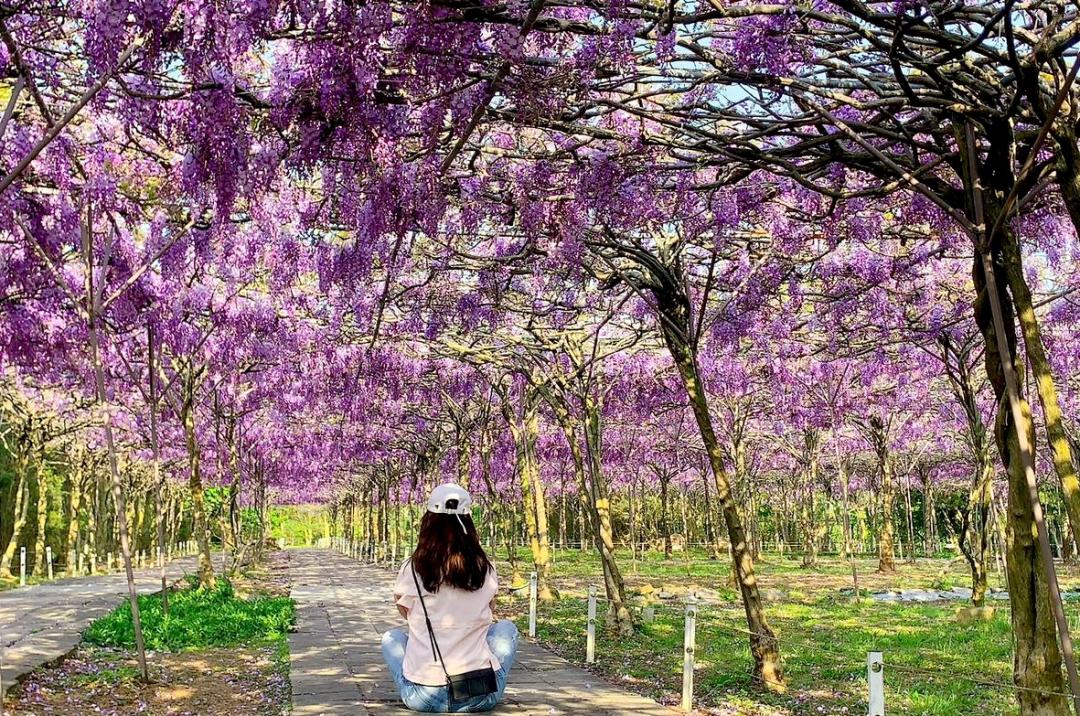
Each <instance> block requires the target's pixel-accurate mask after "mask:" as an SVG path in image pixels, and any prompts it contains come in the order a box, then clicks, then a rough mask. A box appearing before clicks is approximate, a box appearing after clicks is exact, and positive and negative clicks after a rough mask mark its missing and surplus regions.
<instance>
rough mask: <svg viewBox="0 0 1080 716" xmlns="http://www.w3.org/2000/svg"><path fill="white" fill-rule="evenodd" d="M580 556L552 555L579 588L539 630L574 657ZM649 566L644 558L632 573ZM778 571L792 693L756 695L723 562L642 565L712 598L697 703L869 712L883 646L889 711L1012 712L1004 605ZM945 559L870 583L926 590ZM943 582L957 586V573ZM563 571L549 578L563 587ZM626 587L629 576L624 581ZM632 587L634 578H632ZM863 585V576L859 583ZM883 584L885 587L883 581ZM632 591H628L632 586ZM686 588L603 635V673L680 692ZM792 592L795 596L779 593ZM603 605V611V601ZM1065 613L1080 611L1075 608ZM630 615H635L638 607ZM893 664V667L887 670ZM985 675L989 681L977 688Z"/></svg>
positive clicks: (657, 693)
mask: <svg viewBox="0 0 1080 716" xmlns="http://www.w3.org/2000/svg"><path fill="white" fill-rule="evenodd" d="M575 557H576V558H578V559H577V560H570V559H561V561H560V565H561V569H565V570H566V571H571V572H578V574H577V576H576V577H574V578H569V577H567V578H566V580H567V582H571V581H573V582H576V585H575V587H580V590H581V591H580V592H578V591H577V590H576V589H570V590H566V589H564V594H566V593H567V592H569V593H571V594H575V595H580V596H568V597H566V598H564V599H562V600H560V601H559V602H557V603H555V604H545V605H541V607H540V612H539V624H538V636H539V638H540V639H541V641H543V642H545V643H546V644H548V645H550V646H552V647H553V648H555V649H556V650H557V651H559V652H560V653H562V654H564V655H565V656H567V657H568V658H570V659H571V660H574V661H577V662H579V663H580V662H583V661H584V656H585V613H586V601H585V599H584V593H585V590H586V589H587V587H588V585H589V584H590V583H595V581H596V580H595V578H593V579H592V580H590V579H589V577H588V575H586V574H581V573H580V572H583V571H584V570H585V569H587V568H588V565H589V564H590V562H589V560H588V559H587V556H586V555H577V554H575ZM645 565H646V563H645V562H643V563H641V565H639V566H640V567H641V574H642V575H643V574H644V572H645V571H646V570H645V569H644V567H645ZM778 565H779V566H778V567H777V568H772V566H768V565H767V566H765V567H763V569H762V572H763V573H765V574H770V573H771V574H772V575H773V576H777V575H779V574H780V572H781V571H783V572H787V573H789V575H790V576H789V577H787V578H786V579H785V580H784V581H785V588H786V589H787V591H786V592H785V598H783V599H779V600H775V601H770V602H769V603H768V604H766V613H767V615H768V619H769V624H770V626H771V627H772V628H773V630H774V631H775V632H776V633H777V637H778V638H779V640H780V644H781V652H782V654H783V658H784V669H785V675H786V678H787V680H788V683H789V685H790V690H789V692H788V693H787V694H784V695H774V694H765V693H762V692H760V691H758V690H757V689H755V688H754V685H753V683H752V680H751V675H750V651H749V644H748V639H747V635H746V634H745V629H746V621H745V617H744V613H743V610H742V607H741V605H740V604H739V603H738V602H737V601H736V599H737V596H736V595H735V593H734V592H733V591H731V590H725V589H723V588H721V587H720V586H719V584H718V583H722V582H723V580H724V579H725V578H726V574H725V573H724V572H723V569H722V567H723V566H725V565H721V564H720V563H713V565H712V569H713V573H712V580H709V579H707V578H703V577H702V576H700V575H694V574H693V572H692V571H691V573H690V575H689V576H687V572H686V571H685V569H684V571H683V574H682V578H681V579H679V578H677V577H676V576H675V575H674V574H672V573H673V572H678V571H679V569H680V565H679V564H678V562H677V560H672V562H671V563H661V564H658V565H655V570H653V567H654V565H653V563H651V562H649V563H648V566H649V568H650V570H653V571H651V572H650V575H649V578H648V579H647V580H646V581H647V582H650V583H652V584H653V585H655V586H656V587H657V588H659V586H660V585H661V584H664V585H676V584H678V583H682V584H687V583H692V582H697V583H699V584H700V585H701V586H702V587H704V588H708V589H712V590H714V593H716V594H718V595H719V599H720V600H721V603H719V604H713V603H708V604H703V605H701V606H700V609H699V610H698V623H697V647H698V653H697V657H698V658H697V668H696V670H695V686H696V688H695V699H696V703H697V704H698V705H699V706H701V707H709V708H712V709H714V710H715V713H718V714H729V713H730V714H739V713H742V714H753V715H754V716H762V715H765V714H768V715H773V714H784V715H785V716H796V715H798V714H811V713H813V714H818V713H820V714H862V713H865V709H866V688H867V686H866V657H867V652H869V651H881V652H883V653H884V654H885V663H886V690H887V699H886V701H887V704H888V713H890V714H898V715H900V716H960V715H961V714H963V715H964V716H968V715H970V714H980V715H984V716H1010V715H1011V714H1014V713H1015V706H1014V704H1015V700H1014V698H1013V694H1012V689H1011V686H1010V683H1011V674H1012V665H1011V659H1012V655H1011V629H1010V625H1009V615H1008V604H1007V602H1003V603H1001V604H997V605H995V606H997V607H998V609H997V613H996V614H995V615H994V616H993V618H992V619H990V620H989V621H984V622H974V623H971V624H959V623H958V622H957V621H956V617H955V613H956V610H957V609H958V608H960V607H963V606H966V604H965V603H955V602H954V603H946V602H940V603H930V604H893V603H881V602H875V601H873V600H870V599H866V598H862V599H851V598H849V597H846V596H843V595H841V594H840V593H839V591H838V589H835V590H834V589H833V588H831V587H829V586H826V587H815V588H810V587H807V586H806V585H805V584H804V582H807V581H809V582H818V581H820V578H821V577H822V575H821V574H818V573H817V572H813V571H806V570H800V569H798V568H793V567H791V566H790V565H789V563H788V561H786V560H785V561H780V562H779V563H778ZM823 567H824V569H823V570H822V571H823V572H824V573H826V576H827V574H828V573H829V572H830V571H831V572H834V573H835V574H836V576H837V578H839V579H841V580H843V579H849V578H850V575H849V574H847V573H845V571H844V570H845V569H846V565H843V564H841V565H839V566H837V565H835V564H834V565H828V564H827V563H825V564H823ZM943 567H944V568H946V569H950V568H951V563H946V562H944V561H939V562H937V563H932V564H925V565H916V566H914V567H912V566H910V565H903V566H902V567H901V571H900V572H899V573H898V574H896V575H891V576H889V577H887V576H883V575H876V576H877V578H878V579H879V580H882V581H884V580H886V579H889V578H891V579H894V580H896V583H898V584H899V583H907V584H910V585H913V586H918V587H921V588H928V587H930V586H931V584H930V582H932V581H938V582H940V581H941V573H942V570H943ZM952 574H953V577H951V578H950V579H951V580H952V582H953V583H955V584H957V585H962V584H963V581H962V580H963V576H964V575H963V572H962V571H960V572H959V573H956V572H955V570H954V572H953V573H952ZM563 579H564V578H563V577H562V576H561V575H560V576H559V577H558V578H557V584H559V585H560V587H561V585H562V584H563V582H562V580H563ZM628 582H630V583H631V584H632V583H633V580H630V579H628ZM639 583H641V582H640V581H639ZM860 584H861V585H862V582H860ZM890 588H892V587H890ZM630 589H631V592H632V591H633V587H630ZM685 594H686V590H684V592H683V593H682V594H678V595H677V596H676V598H675V599H673V600H672V599H667V600H660V603H658V604H656V605H655V606H654V609H655V621H654V622H652V623H649V624H643V623H640V621H639V623H638V625H637V628H636V632H635V634H634V636H633V637H632V638H629V639H619V638H617V637H616V636H615V635H614V634H610V633H607V632H601V633H599V634H598V637H597V664H596V666H595V669H596V670H597V671H598V672H599V673H601V674H603V675H604V676H606V677H607V678H609V679H611V680H613V681H615V682H617V683H623V684H625V685H627V686H628V687H631V688H634V689H636V690H639V691H641V692H643V693H647V694H648V695H650V696H653V697H655V698H660V699H662V700H664V701H666V702H668V703H671V702H674V701H676V700H677V698H678V694H679V690H680V688H681V673H682V669H681V664H682V658H681V654H682V638H683V607H682V604H681V602H680V600H681V599H682V597H683V596H685ZM788 595H795V598H794V599H789V598H787V596H788ZM515 604H516V606H515V609H517V610H518V614H519V615H520V616H521V619H519V625H520V626H522V627H523V628H524V627H525V626H526V624H527V619H526V618H525V607H526V606H527V605H526V602H524V601H523V600H522V601H518V602H516V603H515ZM601 611H603V607H601ZM1069 611H1070V616H1071V617H1072V618H1073V619H1076V618H1077V617H1078V609H1077V605H1070V607H1069ZM635 614H636V615H638V616H640V612H639V611H635ZM890 666H893V667H895V668H893V669H890V668H889V667H890ZM982 682H991V684H992V685H986V684H984V683H982Z"/></svg>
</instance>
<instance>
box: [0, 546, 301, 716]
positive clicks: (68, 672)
mask: <svg viewBox="0 0 1080 716" xmlns="http://www.w3.org/2000/svg"><path fill="white" fill-rule="evenodd" d="M232 581H233V587H234V589H235V590H236V593H237V595H238V596H243V597H248V596H288V594H289V578H288V555H287V554H285V553H283V552H271V553H270V554H268V555H267V556H266V560H265V562H264V563H262V564H260V565H259V566H257V567H251V568H248V569H245V570H243V572H242V573H241V574H237V575H234V577H233V578H232ZM147 664H148V667H149V671H150V683H148V684H143V683H141V682H140V681H139V678H138V676H139V671H138V665H137V662H136V659H135V654H134V652H133V651H130V650H127V649H117V648H110V647H96V646H90V645H88V644H82V645H80V646H79V647H78V648H76V649H75V651H73V652H72V653H71V654H70V655H69V656H68V657H67V658H65V659H63V660H61V662H60V663H59V664H57V665H54V666H48V667H43V668H40V669H37V670H36V671H34V672H33V673H31V674H30V675H29V676H27V678H26V679H25V680H24V681H23V683H22V684H20V685H19V686H17V687H15V688H14V689H13V690H12V691H11V693H10V694H9V695H8V698H7V699H5V700H4V707H5V714H7V715H8V716H53V715H55V716H75V715H82V714H100V715H101V716H137V715H139V716H141V715H144V714H151V715H152V716H283V715H284V714H288V713H289V710H290V687H289V677H288V667H289V659H288V653H287V651H286V650H285V649H284V647H283V646H278V645H277V644H267V645H258V646H242V647H228V648H207V649H198V650H191V651H183V652H179V653H167V652H149V653H148V654H147Z"/></svg>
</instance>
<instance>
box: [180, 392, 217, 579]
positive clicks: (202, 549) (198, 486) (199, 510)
mask: <svg viewBox="0 0 1080 716" xmlns="http://www.w3.org/2000/svg"><path fill="white" fill-rule="evenodd" d="M194 390H195V389H194V386H191V385H187V386H185V395H184V403H183V407H182V409H181V415H180V418H181V423H183V426H184V440H185V444H186V446H187V453H188V490H189V491H190V492H191V513H192V517H193V521H194V524H193V531H194V532H195V541H196V542H197V543H198V545H199V588H200V589H212V588H213V587H214V562H213V560H212V559H211V556H210V535H209V532H208V525H207V522H206V495H205V494H204V492H203V482H202V447H201V446H200V445H199V438H198V435H197V434H196V432H195V405H194V402H195V396H194V395H193V393H194Z"/></svg>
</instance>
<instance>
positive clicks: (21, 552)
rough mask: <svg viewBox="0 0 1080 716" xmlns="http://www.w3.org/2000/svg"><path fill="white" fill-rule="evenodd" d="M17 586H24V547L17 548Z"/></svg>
mask: <svg viewBox="0 0 1080 716" xmlns="http://www.w3.org/2000/svg"><path fill="white" fill-rule="evenodd" d="M12 539H14V537H13V538H12ZM19 586H20V587H25V586H26V547H20V548H19Z"/></svg>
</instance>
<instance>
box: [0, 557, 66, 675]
mask: <svg viewBox="0 0 1080 716" xmlns="http://www.w3.org/2000/svg"><path fill="white" fill-rule="evenodd" d="M45 564H46V565H47V567H46V569H48V570H49V581H50V582H51V581H52V578H53V576H52V547H46V548H45ZM0 693H2V692H0Z"/></svg>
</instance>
